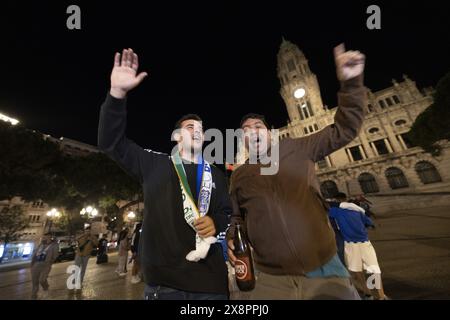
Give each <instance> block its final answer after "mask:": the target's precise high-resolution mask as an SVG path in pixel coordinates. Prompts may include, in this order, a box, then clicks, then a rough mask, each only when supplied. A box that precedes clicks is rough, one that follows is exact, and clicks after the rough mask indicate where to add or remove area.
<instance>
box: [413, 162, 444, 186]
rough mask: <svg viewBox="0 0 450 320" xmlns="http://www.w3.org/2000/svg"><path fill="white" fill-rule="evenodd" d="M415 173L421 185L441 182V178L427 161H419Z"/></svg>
mask: <svg viewBox="0 0 450 320" xmlns="http://www.w3.org/2000/svg"><path fill="white" fill-rule="evenodd" d="M416 172H417V174H418V176H419V178H420V181H422V183H423V184H429V183H436V182H441V181H442V178H441V176H440V175H439V172H438V171H437V170H436V167H435V166H434V165H433V164H431V163H430V162H428V161H420V162H418V163H417V164H416Z"/></svg>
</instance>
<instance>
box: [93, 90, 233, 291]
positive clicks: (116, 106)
mask: <svg viewBox="0 0 450 320" xmlns="http://www.w3.org/2000/svg"><path fill="white" fill-rule="evenodd" d="M125 131H126V99H116V98H114V97H112V96H111V95H109V94H108V96H107V98H106V101H105V102H104V103H103V105H102V107H101V110H100V121H99V129H98V146H99V149H100V150H101V151H103V152H105V153H106V154H107V155H108V156H109V157H110V158H112V159H113V160H114V161H116V162H117V163H118V164H119V165H120V166H121V167H122V168H123V169H124V170H125V171H126V172H128V173H129V174H130V175H132V176H134V177H135V178H137V179H138V180H139V182H140V183H141V184H142V187H143V191H144V220H143V226H142V234H141V239H140V243H139V255H140V259H141V267H142V272H143V275H144V281H145V283H146V284H148V285H159V286H167V287H171V288H174V289H179V290H183V291H189V292H198V293H215V294H226V293H227V290H228V289H227V288H228V285H227V279H228V278H227V268H226V265H225V261H224V257H223V253H222V248H221V245H220V244H218V243H217V244H214V245H212V246H211V248H210V249H209V252H208V255H207V257H206V258H205V259H202V260H200V261H199V262H190V261H188V260H186V255H187V254H188V253H189V252H190V251H191V250H194V249H195V231H194V230H193V229H192V228H191V227H190V226H189V225H188V224H187V222H186V220H185V218H184V214H183V203H182V199H181V188H180V182H179V180H178V176H177V174H176V171H175V168H174V166H173V163H172V160H171V157H170V156H169V155H167V154H163V153H159V152H155V151H151V150H145V149H143V148H141V147H140V146H138V145H137V144H135V143H134V142H132V141H131V140H129V139H127V137H126V135H125ZM211 168H212V170H211V171H212V177H213V182H214V185H213V189H212V195H211V201H210V206H209V211H208V215H209V216H210V217H211V218H212V219H213V221H214V224H215V226H216V230H217V233H219V232H224V231H225V229H226V227H227V225H228V220H229V219H228V217H229V215H230V214H231V204H230V200H229V196H228V186H227V183H226V180H225V177H224V175H223V173H222V172H221V171H220V170H219V169H217V168H216V167H214V166H211ZM185 171H186V175H187V178H188V181H189V184H190V189H191V190H196V188H195V185H194V184H195V174H196V165H195V164H191V165H185ZM194 197H196V195H194Z"/></svg>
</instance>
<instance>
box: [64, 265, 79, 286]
mask: <svg viewBox="0 0 450 320" xmlns="http://www.w3.org/2000/svg"><path fill="white" fill-rule="evenodd" d="M66 273H68V274H70V276H69V278H67V282H66V284H67V289H69V290H73V289H81V269H80V267H79V266H77V265H71V266H69V267H68V268H67V271H66Z"/></svg>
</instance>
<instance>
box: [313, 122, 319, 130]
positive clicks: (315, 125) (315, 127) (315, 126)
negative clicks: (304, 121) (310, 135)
mask: <svg viewBox="0 0 450 320" xmlns="http://www.w3.org/2000/svg"><path fill="white" fill-rule="evenodd" d="M314 130H316V131H319V127H318V126H317V124H315V123H314Z"/></svg>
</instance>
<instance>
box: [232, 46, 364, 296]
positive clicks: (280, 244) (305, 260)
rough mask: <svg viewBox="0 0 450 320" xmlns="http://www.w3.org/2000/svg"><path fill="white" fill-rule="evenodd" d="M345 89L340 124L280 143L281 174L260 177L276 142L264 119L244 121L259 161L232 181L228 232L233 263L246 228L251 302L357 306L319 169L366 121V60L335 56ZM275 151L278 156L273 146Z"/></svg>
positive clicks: (352, 54) (354, 54)
mask: <svg viewBox="0 0 450 320" xmlns="http://www.w3.org/2000/svg"><path fill="white" fill-rule="evenodd" d="M334 54H335V60H336V70H337V76H338V79H339V81H340V82H341V90H340V92H339V93H338V98H339V99H338V100H339V107H338V110H337V112H336V115H335V119H334V120H335V122H334V124H332V125H330V126H328V127H326V128H324V129H323V130H321V131H319V132H317V133H315V134H312V135H309V136H307V137H303V138H299V139H290V138H287V139H283V140H281V141H280V142H279V145H278V146H277V147H278V150H279V164H278V172H277V173H276V174H274V175H263V174H261V168H262V167H264V166H265V165H264V164H261V163H266V162H265V161H263V160H264V158H266V159H267V158H268V157H269V156H270V157H271V156H272V155H271V154H270V152H271V145H270V144H271V142H270V141H271V136H270V132H269V131H268V129H267V127H268V126H267V123H266V122H265V119H264V117H263V116H261V115H256V114H250V115H247V116H245V117H244V118H243V119H242V122H241V128H242V129H243V130H244V133H245V137H246V138H245V147H246V149H247V151H248V153H249V155H250V159H252V155H255V154H257V155H258V156H257V157H256V158H255V157H253V158H254V159H261V160H260V162H258V163H256V164H248V162H247V163H245V164H243V165H242V166H240V167H239V168H238V169H236V170H235V172H234V173H233V175H232V177H231V199H232V203H233V215H232V218H231V226H230V229H229V231H228V247H229V250H228V254H229V257H230V261H231V262H232V263H233V262H234V260H235V257H234V255H233V252H232V250H233V249H234V246H233V242H232V237H233V235H234V226H235V225H236V223H240V224H241V225H244V227H245V228H246V231H247V236H248V238H249V241H250V243H251V245H252V247H253V250H254V251H253V252H254V260H255V267H256V270H257V272H256V275H257V281H256V287H255V289H254V290H253V291H252V292H251V294H250V298H251V299H359V296H358V294H357V292H356V290H355V288H354V286H353V285H352V284H351V282H350V277H349V274H348V272H347V270H346V269H345V267H344V266H343V264H342V263H341V262H340V260H339V258H338V256H337V254H336V242H335V236H334V233H333V230H332V227H331V225H330V222H329V220H328V214H327V211H328V207H327V205H326V203H325V201H324V200H323V198H322V197H321V195H320V192H319V185H318V181H317V178H316V175H315V166H314V163H315V162H317V161H318V160H320V159H322V158H323V157H325V156H327V155H329V154H330V153H332V152H334V151H336V150H338V149H339V148H342V147H343V146H345V145H346V144H348V143H349V142H350V141H352V140H353V139H354V138H356V136H357V135H358V132H359V130H360V128H361V125H362V122H363V119H364V107H365V104H366V95H367V91H366V88H365V87H364V86H363V71H364V62H365V56H364V55H363V54H361V53H360V52H359V51H347V52H346V51H345V48H344V45H343V44H341V45H339V46H338V47H336V48H335V51H334ZM272 149H274V150H275V148H274V147H273V148H272Z"/></svg>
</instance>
